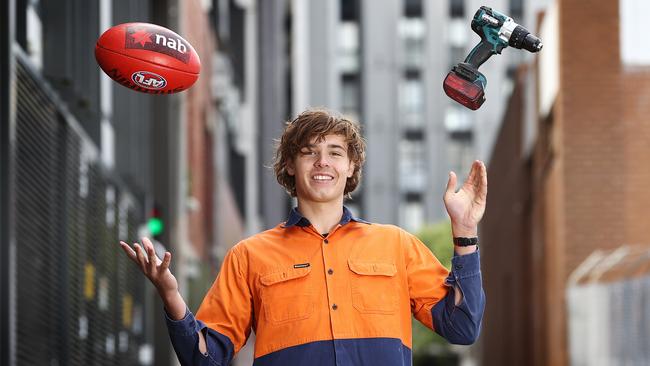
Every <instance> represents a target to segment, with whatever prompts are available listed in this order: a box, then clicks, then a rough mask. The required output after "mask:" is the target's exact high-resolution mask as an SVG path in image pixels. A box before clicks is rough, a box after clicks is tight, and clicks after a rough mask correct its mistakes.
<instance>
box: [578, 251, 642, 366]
mask: <svg viewBox="0 0 650 366" xmlns="http://www.w3.org/2000/svg"><path fill="white" fill-rule="evenodd" d="M567 301H568V324H569V344H570V361H571V365H574V366H583V365H584V366H599V365H603V366H605V365H606V366H619V365H620V366H637V365H638V366H646V365H650V347H648V346H649V345H650V248H648V247H629V246H624V247H620V248H618V249H617V250H614V251H610V252H606V251H596V252H594V253H593V254H592V255H591V256H589V257H588V258H587V259H586V260H585V261H584V262H583V263H582V264H581V265H580V266H579V267H578V268H577V269H576V270H575V271H574V272H573V273H572V275H571V278H570V281H569V287H568V288H567Z"/></svg>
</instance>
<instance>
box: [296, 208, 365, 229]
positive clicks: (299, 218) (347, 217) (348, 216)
mask: <svg viewBox="0 0 650 366" xmlns="http://www.w3.org/2000/svg"><path fill="white" fill-rule="evenodd" d="M350 221H355V222H361V223H364V224H370V223H369V222H368V221H365V220H362V219H360V218H357V217H354V216H352V212H350V210H349V209H348V208H347V207H345V206H343V215H342V216H341V221H339V225H341V226H343V225H345V224H347V223H348V222H350ZM309 225H311V222H309V220H308V219H307V218H306V217H304V216H303V215H302V214H301V213H300V212H298V208H297V207H294V208H292V209H291V212H290V213H289V218H288V219H287V221H286V222H285V223H284V225H283V227H285V228H288V227H292V226H298V227H306V226H309Z"/></svg>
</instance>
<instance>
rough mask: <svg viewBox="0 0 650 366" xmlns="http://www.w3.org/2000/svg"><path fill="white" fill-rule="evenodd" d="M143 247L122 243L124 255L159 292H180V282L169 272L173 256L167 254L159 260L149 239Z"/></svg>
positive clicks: (145, 239)
mask: <svg viewBox="0 0 650 366" xmlns="http://www.w3.org/2000/svg"><path fill="white" fill-rule="evenodd" d="M142 244H143V245H142V246H141V245H139V244H138V243H135V244H133V248H131V247H130V246H129V245H128V244H127V243H125V242H123V241H122V242H120V245H121V246H122V250H124V253H126V255H127V256H128V257H129V258H130V259H131V260H132V261H133V262H134V263H135V264H137V265H138V267H140V270H141V271H142V273H144V275H145V276H147V278H148V279H149V281H151V283H153V285H154V286H156V289H157V290H158V292H160V293H161V294H162V293H168V292H174V291H177V290H178V281H176V277H174V275H173V274H172V272H171V271H170V270H169V264H170V263H171V259H172V255H171V253H169V252H166V253H165V256H164V257H163V259H162V260H160V258H158V256H157V255H156V252H155V250H154V247H153V243H151V240H149V239H148V238H143V239H142Z"/></svg>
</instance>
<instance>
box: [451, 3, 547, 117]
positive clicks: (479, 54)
mask: <svg viewBox="0 0 650 366" xmlns="http://www.w3.org/2000/svg"><path fill="white" fill-rule="evenodd" d="M472 30H473V31H474V32H476V34H478V35H479V36H480V37H481V42H479V44H477V45H476V46H475V47H474V49H472V51H471V52H470V53H469V55H467V58H465V62H461V63H459V64H458V65H456V66H454V67H453V68H452V70H451V71H450V72H449V74H447V77H446V78H445V81H444V83H443V89H444V90H445V93H447V95H448V96H449V97H450V98H451V99H453V100H455V101H457V102H458V103H460V104H462V105H464V106H465V107H467V108H469V109H472V110H476V109H478V108H480V107H481V105H482V104H483V102H485V86H486V85H487V79H486V78H485V76H484V75H483V74H481V73H480V72H479V71H478V68H479V66H481V65H482V64H483V63H484V62H485V61H487V59H488V58H490V56H492V55H494V54H497V53H498V54H501V51H502V50H503V49H504V48H506V47H508V46H512V47H514V48H518V49H522V48H523V49H525V50H528V51H530V52H539V50H541V49H542V41H541V40H540V39H539V38H537V37H535V36H534V35H532V34H530V32H529V31H528V30H526V28H524V27H522V26H521V25H519V24H517V23H515V22H514V21H513V20H512V18H510V17H508V16H506V15H504V14H501V13H499V12H498V11H496V10H493V9H492V8H488V7H487V6H481V7H480V8H479V9H478V11H476V14H474V18H473V19H472Z"/></svg>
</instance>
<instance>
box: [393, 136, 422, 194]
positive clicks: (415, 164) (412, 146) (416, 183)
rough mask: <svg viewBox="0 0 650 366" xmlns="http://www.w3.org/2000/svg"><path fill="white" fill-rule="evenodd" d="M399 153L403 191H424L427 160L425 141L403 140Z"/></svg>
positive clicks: (401, 187)
mask: <svg viewBox="0 0 650 366" xmlns="http://www.w3.org/2000/svg"><path fill="white" fill-rule="evenodd" d="M399 153H400V157H399V166H400V189H401V191H402V192H422V191H424V189H425V187H426V160H425V146H424V143H423V141H422V140H402V141H401V142H400V149H399Z"/></svg>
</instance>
